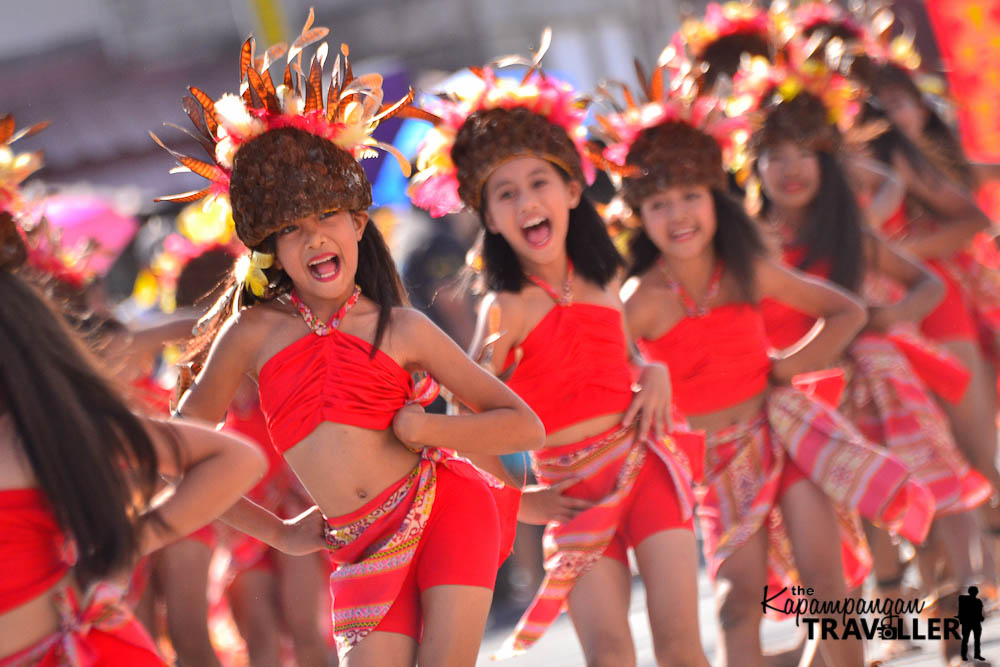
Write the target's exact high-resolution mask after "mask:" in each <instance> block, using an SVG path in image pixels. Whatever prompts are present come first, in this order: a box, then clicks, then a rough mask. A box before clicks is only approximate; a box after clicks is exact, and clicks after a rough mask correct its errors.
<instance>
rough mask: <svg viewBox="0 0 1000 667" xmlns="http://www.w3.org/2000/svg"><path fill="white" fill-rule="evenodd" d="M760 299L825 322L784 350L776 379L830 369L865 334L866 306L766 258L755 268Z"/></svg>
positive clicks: (835, 289) (773, 371)
mask: <svg viewBox="0 0 1000 667" xmlns="http://www.w3.org/2000/svg"><path fill="white" fill-rule="evenodd" d="M755 274H756V279H757V280H756V282H757V291H758V297H759V298H765V297H766V298H770V299H774V300H775V301H780V302H782V303H784V304H785V305H788V306H791V307H792V308H795V309H796V310H799V311H802V312H803V313H806V314H808V315H812V316H813V317H816V318H820V319H822V320H823V326H822V328H821V329H820V330H819V332H818V333H816V334H815V335H813V336H812V337H807V338H806V339H804V340H802V341H800V342H799V343H798V344H796V345H794V346H792V347H791V348H789V349H788V350H783V351H782V352H781V354H780V355H779V357H778V358H777V359H776V360H775V361H774V367H773V370H772V376H773V377H774V378H775V379H776V380H777V381H778V382H788V381H789V380H791V379H792V377H794V376H795V375H798V374H799V373H805V372H808V371H814V370H817V369H820V368H824V367H827V366H829V365H830V364H831V363H832V362H833V361H835V360H836V359H837V358H838V357H839V356H840V355H841V353H842V352H843V351H844V349H845V348H846V347H847V346H848V345H849V344H850V343H851V341H853V340H854V337H855V336H857V335H858V333H860V332H861V329H862V328H863V327H864V325H865V322H866V321H867V315H866V313H865V307H864V304H863V303H862V302H861V301H860V299H858V298H857V297H855V296H854V295H852V294H851V293H850V292H848V291H846V290H844V289H841V288H840V287H838V286H836V285H834V284H833V283H830V282H827V281H825V280H820V279H818V278H813V277H811V276H807V275H805V274H804V273H800V272H799V271H796V270H795V269H792V268H789V267H787V266H783V265H781V264H779V263H778V262H776V261H774V260H773V259H769V258H762V259H759V260H758V261H757V264H756V266H755Z"/></svg>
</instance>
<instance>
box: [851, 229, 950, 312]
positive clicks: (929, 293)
mask: <svg viewBox="0 0 1000 667" xmlns="http://www.w3.org/2000/svg"><path fill="white" fill-rule="evenodd" d="M866 236H867V237H868V244H867V245H868V258H869V264H870V265H871V266H872V268H873V269H874V270H875V271H877V272H878V273H881V274H884V275H886V276H888V277H889V278H892V279H893V280H895V281H896V282H898V283H900V284H902V285H903V286H904V287H906V295H905V296H904V297H903V298H902V299H900V300H899V301H897V302H896V303H894V304H891V305H888V306H876V307H872V308H870V309H869V310H868V328H869V329H872V330H874V331H887V330H888V329H889V328H890V327H892V326H893V325H894V324H898V323H900V322H919V321H920V320H922V319H923V318H924V317H926V316H927V315H928V314H929V313H930V312H931V311H932V310H934V308H935V307H936V306H937V305H938V304H939V303H941V299H943V298H944V283H942V282H941V279H940V278H938V277H937V276H936V275H934V274H933V273H931V271H930V270H929V269H928V268H927V267H925V266H924V265H923V264H921V263H920V262H918V261H917V260H916V259H915V258H914V257H912V256H911V255H910V254H909V253H907V252H905V251H904V250H902V249H901V248H896V247H893V245H892V244H891V243H887V242H886V241H885V240H884V239H883V238H881V237H880V236H879V235H878V234H876V233H875V232H872V231H871V230H867V231H866Z"/></svg>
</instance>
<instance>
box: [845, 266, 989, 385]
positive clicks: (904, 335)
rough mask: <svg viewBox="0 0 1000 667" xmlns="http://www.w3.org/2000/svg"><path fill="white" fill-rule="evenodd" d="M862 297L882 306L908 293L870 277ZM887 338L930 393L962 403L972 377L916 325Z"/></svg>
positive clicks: (884, 279)
mask: <svg viewBox="0 0 1000 667" xmlns="http://www.w3.org/2000/svg"><path fill="white" fill-rule="evenodd" d="M861 294H862V296H863V297H864V299H865V301H867V302H868V303H870V304H874V305H879V306H881V305H886V304H891V303H896V302H897V301H899V300H900V299H902V298H903V296H905V294H906V290H905V289H903V287H902V286H901V285H899V284H898V283H896V282H895V281H893V280H892V279H891V278H889V277H887V276H884V275H881V274H871V273H869V274H868V275H866V276H865V280H864V282H863V283H862V285H861ZM877 337H878V335H877V334H866V335H865V336H864V338H877ZM884 338H886V339H888V340H889V341H891V342H892V344H893V345H895V346H896V348H897V349H898V350H899V352H901V353H902V355H903V356H904V357H905V358H906V362H907V363H908V364H909V365H910V368H911V370H912V372H913V373H916V375H917V377H919V378H920V381H921V382H922V383H923V384H924V385H925V386H926V387H927V388H928V389H930V390H931V391H932V392H934V393H935V394H937V395H938V396H940V397H941V398H943V399H945V400H946V401H949V402H951V403H958V402H959V401H961V400H962V397H963V396H964V395H965V391H966V389H968V387H969V381H970V380H971V379H972V374H971V373H970V372H969V369H967V368H966V367H965V366H964V365H962V362H961V361H960V360H959V359H958V358H957V357H956V356H955V355H953V354H952V353H951V352H949V351H948V350H946V349H944V348H942V347H941V346H940V345H938V344H937V343H935V342H933V341H931V340H929V339H928V338H927V337H925V336H924V335H923V334H922V333H921V332H920V330H919V329H918V328H917V326H916V325H914V324H909V323H900V324H896V325H895V326H893V327H892V330H891V331H890V332H889V333H888V334H886V335H885V336H884Z"/></svg>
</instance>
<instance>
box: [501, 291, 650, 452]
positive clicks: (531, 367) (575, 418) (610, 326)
mask: <svg viewBox="0 0 1000 667" xmlns="http://www.w3.org/2000/svg"><path fill="white" fill-rule="evenodd" d="M520 347H521V350H522V351H523V353H524V356H523V357H522V358H521V362H520V364H518V366H517V368H516V369H515V370H514V373H513V375H511V377H510V379H509V380H508V381H507V385H508V386H509V387H510V388H511V389H512V390H514V392H515V393H516V394H517V395H518V396H520V397H521V398H522V399H524V401H525V403H527V404H528V405H529V406H530V407H531V409H532V410H534V411H535V414H537V415H538V417H539V418H540V419H541V420H542V424H544V425H545V433H546V434H549V433H555V432H556V431H559V430H560V429H563V428H566V427H567V426H570V425H572V424H576V423H579V422H581V421H584V420H586V419H590V418H591V417H598V416H601V415H609V414H615V413H617V412H624V411H625V410H626V409H627V408H628V405H629V403H630V402H631V401H632V371H631V368H630V366H629V361H628V348H627V345H626V343H625V329H624V325H623V322H622V314H621V312H619V311H618V310H616V309H614V308H609V307H607V306H600V305H597V304H592V303H574V304H570V305H557V306H554V307H553V308H552V310H550V311H549V312H548V313H546V315H545V317H543V318H542V321H541V322H539V323H538V325H537V326H535V328H534V329H532V330H531V332H530V333H529V334H528V335H527V337H526V338H525V339H524V341H523V342H522V343H521V345H520ZM513 361H514V350H511V352H510V354H508V355H507V360H506V361H505V362H504V366H505V367H506V366H509V365H510V364H511V363H513Z"/></svg>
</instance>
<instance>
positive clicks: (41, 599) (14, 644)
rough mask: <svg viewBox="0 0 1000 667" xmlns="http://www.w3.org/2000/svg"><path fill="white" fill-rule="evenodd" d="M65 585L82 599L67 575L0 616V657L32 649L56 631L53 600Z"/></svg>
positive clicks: (56, 615)
mask: <svg viewBox="0 0 1000 667" xmlns="http://www.w3.org/2000/svg"><path fill="white" fill-rule="evenodd" d="M67 586H70V587H72V588H74V589H75V591H76V595H77V599H82V598H83V596H82V594H81V592H80V590H79V588H77V586H76V582H75V580H74V579H73V575H72V573H69V574H67V575H66V576H65V577H63V578H62V579H61V580H60V581H59V583H57V584H56V585H55V586H53V587H52V588H50V589H49V590H47V591H45V592H44V593H42V594H40V595H37V596H35V597H33V598H31V599H30V600H28V601H27V602H25V603H24V604H22V605H19V606H17V607H14V608H13V609H11V610H9V611H6V612H4V613H2V614H0V658H5V657H7V656H9V655H13V654H15V653H17V652H18V651H23V650H24V649H26V648H29V647H31V646H34V645H35V644H37V643H39V642H40V641H42V640H43V639H45V638H46V637H49V636H51V635H52V634H54V633H56V632H58V631H59V627H60V621H59V613H58V612H57V611H56V605H55V600H54V598H55V595H56V593H57V592H58V591H60V590H63V589H64V588H66V587H67Z"/></svg>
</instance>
